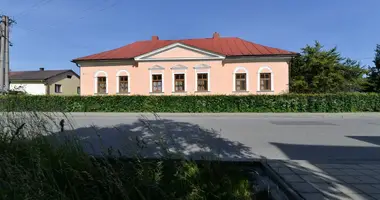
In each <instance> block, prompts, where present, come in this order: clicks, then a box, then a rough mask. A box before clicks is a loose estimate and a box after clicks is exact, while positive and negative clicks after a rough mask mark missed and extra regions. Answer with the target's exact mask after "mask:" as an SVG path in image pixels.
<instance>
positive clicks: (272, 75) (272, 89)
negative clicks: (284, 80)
mask: <svg viewBox="0 0 380 200" xmlns="http://www.w3.org/2000/svg"><path fill="white" fill-rule="evenodd" d="M264 69H267V70H268V71H269V73H270V87H271V88H270V91H269V92H273V91H274V78H273V77H274V74H273V71H272V68H270V67H268V66H262V67H260V68H259V70H258V71H257V91H258V92H261V90H260V74H261V72H262V71H263V70H264ZM263 92H266V91H263Z"/></svg>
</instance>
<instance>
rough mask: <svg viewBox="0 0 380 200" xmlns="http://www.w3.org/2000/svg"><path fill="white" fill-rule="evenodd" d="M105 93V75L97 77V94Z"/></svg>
mask: <svg viewBox="0 0 380 200" xmlns="http://www.w3.org/2000/svg"><path fill="white" fill-rule="evenodd" d="M106 93H107V77H98V94H106Z"/></svg>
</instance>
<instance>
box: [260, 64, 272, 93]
mask: <svg viewBox="0 0 380 200" xmlns="http://www.w3.org/2000/svg"><path fill="white" fill-rule="evenodd" d="M273 81H274V78H273V71H272V69H271V68H270V67H268V66H263V67H260V68H259V70H258V71H257V91H259V92H272V91H274V82H273Z"/></svg>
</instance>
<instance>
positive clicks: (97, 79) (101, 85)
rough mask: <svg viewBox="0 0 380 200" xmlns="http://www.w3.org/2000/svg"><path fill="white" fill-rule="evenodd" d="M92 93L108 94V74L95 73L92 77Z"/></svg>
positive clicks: (103, 72) (102, 72)
mask: <svg viewBox="0 0 380 200" xmlns="http://www.w3.org/2000/svg"><path fill="white" fill-rule="evenodd" d="M94 93H95V94H108V74H107V72H105V71H97V72H96V73H95V75H94Z"/></svg>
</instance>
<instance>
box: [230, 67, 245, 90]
mask: <svg viewBox="0 0 380 200" xmlns="http://www.w3.org/2000/svg"><path fill="white" fill-rule="evenodd" d="M239 70H243V71H244V73H245V81H246V82H245V84H246V87H245V88H246V90H245V91H246V92H249V73H248V70H247V69H246V68H245V67H236V68H235V70H234V73H233V74H232V76H233V78H232V81H233V82H232V91H234V92H236V74H241V72H238V71H239ZM245 91H244V92H245ZM239 92H240V91H239ZM241 92H243V91H241Z"/></svg>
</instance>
